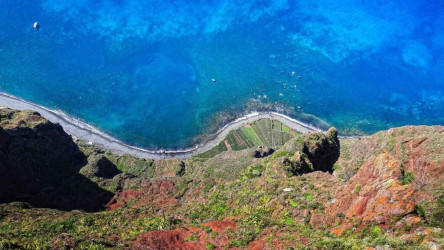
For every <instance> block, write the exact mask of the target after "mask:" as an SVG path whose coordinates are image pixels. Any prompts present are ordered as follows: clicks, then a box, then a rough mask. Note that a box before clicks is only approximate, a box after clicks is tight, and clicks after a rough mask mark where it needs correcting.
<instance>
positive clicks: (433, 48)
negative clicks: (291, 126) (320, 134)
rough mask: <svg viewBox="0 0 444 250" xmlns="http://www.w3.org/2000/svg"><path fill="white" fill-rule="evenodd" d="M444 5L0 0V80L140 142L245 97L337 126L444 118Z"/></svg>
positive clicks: (209, 116)
mask: <svg viewBox="0 0 444 250" xmlns="http://www.w3.org/2000/svg"><path fill="white" fill-rule="evenodd" d="M443 10H444V5H443V3H440V2H438V1H409V2H408V3H406V2H405V1H390V2H388V1H359V2H357V1H342V2H341V3H338V2H337V1H309V2H307V1H271V2H269V3H264V2H262V1H250V2H248V3H244V2H242V1H224V2H216V1H207V2H200V1H162V2H157V1H141V0H128V1H117V0H114V1H112V0H100V1H92V0H82V1H59V0H42V1H32V2H31V1H27V2H25V1H20V2H17V1H13V0H4V1H2V7H1V8H0V27H1V30H2V32H1V33H0V91H3V92H7V93H9V94H13V95H15V96H18V97H20V98H23V99H26V100H29V101H32V102H35V103H37V104H40V105H43V106H47V107H49V108H52V109H60V110H62V111H64V112H66V113H67V114H70V115H72V116H75V117H78V118H79V119H82V120H84V121H85V122H87V123H90V124H92V125H94V126H95V127H97V128H99V129H101V130H102V131H104V132H106V133H108V134H110V135H112V136H113V137H116V138H117V139H119V140H122V141H123V142H125V143H128V144H131V145H135V146H140V147H146V148H186V147H189V146H192V145H194V144H195V143H196V142H197V140H198V139H199V138H201V136H202V135H203V134H206V133H210V132H213V131H215V130H216V129H217V128H218V127H220V125H221V124H223V123H226V122H227V120H230V119H231V120H232V119H235V118H236V117H238V116H240V115H242V114H246V113H249V112H250V111H253V110H276V111H279V112H282V113H285V114H288V115H290V116H292V117H296V118H298V119H301V120H303V121H304V119H305V120H306V121H308V122H310V123H313V124H314V125H316V126H321V127H325V126H328V125H333V126H336V127H338V129H339V130H340V131H341V132H342V134H356V133H372V132H375V131H378V130H381V129H386V128H389V127H393V126H400V125H406V124H441V125H443V124H444V85H443V79H444V56H443V55H444V15H443V14H442V13H444V11H443ZM35 21H38V22H39V25H40V29H38V30H36V29H33V28H32V24H33V23H34V22H35ZM212 79H214V80H215V81H213V80H212ZM306 114H311V115H313V116H315V117H318V118H319V120H318V119H314V118H313V116H309V115H306ZM321 121H323V122H322V123H321Z"/></svg>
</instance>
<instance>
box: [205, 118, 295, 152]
mask: <svg viewBox="0 0 444 250" xmlns="http://www.w3.org/2000/svg"><path fill="white" fill-rule="evenodd" d="M296 133H297V132H295V131H293V130H291V129H290V128H289V127H287V126H285V125H284V124H282V123H281V122H279V121H275V120H270V119H261V120H258V121H255V122H252V123H250V124H246V125H245V126H243V127H241V128H240V129H237V130H233V131H231V132H230V133H229V134H228V136H227V138H226V139H225V141H224V142H221V143H220V144H219V145H218V146H217V147H215V148H213V149H211V150H209V151H207V152H205V153H202V154H199V155H197V156H196V158H212V157H214V156H215V155H217V154H219V153H220V152H223V151H227V150H229V148H230V149H231V150H235V151H237V150H242V149H246V148H253V147H258V146H265V147H273V148H277V147H280V146H282V145H284V143H285V142H287V141H288V140H290V138H292V137H293V136H294V135H295V134H296Z"/></svg>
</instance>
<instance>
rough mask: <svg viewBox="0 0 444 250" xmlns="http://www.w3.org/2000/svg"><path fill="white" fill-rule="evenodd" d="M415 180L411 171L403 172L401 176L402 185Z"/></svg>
mask: <svg viewBox="0 0 444 250" xmlns="http://www.w3.org/2000/svg"><path fill="white" fill-rule="evenodd" d="M413 180H415V175H414V174H413V173H412V172H405V173H404V175H403V176H402V181H401V182H402V185H407V184H410V183H412V182H413Z"/></svg>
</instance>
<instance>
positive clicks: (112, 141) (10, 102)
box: [0, 92, 321, 159]
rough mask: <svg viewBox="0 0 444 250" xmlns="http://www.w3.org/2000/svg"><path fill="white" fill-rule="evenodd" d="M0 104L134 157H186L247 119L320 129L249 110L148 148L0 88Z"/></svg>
mask: <svg viewBox="0 0 444 250" xmlns="http://www.w3.org/2000/svg"><path fill="white" fill-rule="evenodd" d="M0 106H6V107H9V108H13V109H19V110H23V109H29V110H33V111H37V112H39V113H40V114H41V115H42V116H43V117H45V118H46V119H47V120H49V121H51V122H53V123H58V124H60V125H61V126H62V127H63V129H64V130H65V131H66V132H67V133H68V134H70V135H71V136H73V137H76V138H78V139H81V140H84V141H86V142H89V143H92V144H94V145H97V146H99V147H101V148H104V149H107V150H110V151H112V152H114V153H118V154H131V155H134V156H136V157H141V158H151V159H164V158H189V157H191V156H193V155H196V154H199V153H203V152H206V151H208V150H210V149H211V148H213V147H215V146H217V145H218V144H219V143H220V142H221V141H222V140H223V139H224V138H225V137H226V136H227V135H228V133H229V132H230V131H232V130H235V129H238V128H240V127H242V126H243V125H245V124H247V123H251V122H254V121H257V120H260V119H273V120H277V121H279V122H281V123H283V124H285V125H286V126H288V127H289V128H291V129H293V130H296V131H299V132H302V133H305V132H309V131H320V130H321V129H319V128H316V127H314V126H312V125H310V124H306V123H303V122H301V121H298V120H296V119H293V118H291V117H289V116H286V115H283V114H280V113H277V112H272V111H269V112H268V111H267V112H252V113H250V114H247V115H244V116H242V117H239V118H237V119H235V120H233V121H231V122H229V123H227V124H225V125H223V126H222V127H221V128H219V129H218V130H217V131H216V132H215V133H212V134H209V135H207V136H205V137H204V140H202V141H201V142H200V143H197V144H196V145H195V146H194V147H189V148H185V149H178V150H162V149H159V150H150V149H145V148H140V147H136V146H132V145H129V144H126V143H124V142H122V141H120V140H118V139H116V138H114V137H112V136H111V135H108V134H106V133H104V132H102V131H100V130H99V129H97V128H95V127H93V126H91V125H89V124H87V123H85V122H83V121H81V120H79V119H77V118H75V117H72V116H70V115H68V114H66V113H64V112H63V111H60V110H52V109H49V108H46V107H43V106H40V105H38V104H35V103H32V102H29V101H26V100H23V99H20V98H18V97H15V96H13V95H9V94H7V93H3V92H0Z"/></svg>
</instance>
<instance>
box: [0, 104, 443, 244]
mask: <svg viewBox="0 0 444 250" xmlns="http://www.w3.org/2000/svg"><path fill="white" fill-rule="evenodd" d="M0 117H1V120H0V172H1V175H0V179H1V182H0V188H1V189H0V203H2V204H0V248H2V247H4V248H30V249H35V248H39V247H40V248H57V249H62V248H99V249H100V248H133V249H229V248H237V249H239V248H248V249H287V248H311V249H346V248H347V249H365V248H370V249H371V248H380V249H381V248H384V249H390V248H393V249H400V248H430V249H439V248H440V247H442V246H443V244H444V241H443V238H444V233H443V230H442V228H443V227H444V182H443V177H444V127H441V126H407V127H401V128H394V129H390V130H387V131H381V132H379V133H376V134H374V135H372V136H366V137H361V138H352V139H341V140H339V139H338V136H337V131H336V129H334V128H331V129H329V130H328V131H327V132H326V133H320V132H312V133H307V134H299V133H297V132H295V131H287V132H285V136H286V140H285V141H286V143H285V144H284V145H282V146H281V145H278V146H277V147H275V148H273V149H269V148H259V149H258V148H257V145H256V144H258V143H259V142H260V141H261V139H260V138H261V137H260V136H258V138H259V140H256V139H254V140H253V139H252V141H251V142H253V141H254V142H255V143H251V148H248V147H247V145H249V143H247V142H248V141H247V140H244V142H243V143H241V141H239V142H236V140H235V139H233V138H242V137H240V135H242V133H241V132H236V133H232V134H233V135H232V136H233V138H232V140H231V141H232V142H231V144H230V141H229V140H227V143H228V145H230V146H229V147H221V146H220V145H219V146H218V148H216V149H215V150H211V152H210V153H208V152H207V153H204V154H201V155H196V156H193V157H191V158H190V159H188V160H186V161H181V160H178V159H166V160H156V161H155V160H150V159H138V158H135V157H133V156H130V155H115V154H113V153H110V152H107V151H104V150H102V149H100V148H96V147H95V146H93V145H89V144H86V143H84V142H82V141H76V142H75V143H74V142H73V141H72V139H71V137H70V136H68V135H67V134H66V133H64V132H63V129H62V128H61V127H60V126H58V125H56V124H51V123H50V122H47V121H46V120H45V119H44V118H42V117H40V116H39V115H38V114H37V113H34V112H30V111H21V112H18V111H14V110H10V109H1V110H0ZM258 124H260V125H261V126H262V127H261V131H263V129H264V128H267V126H268V125H267V124H271V127H272V124H273V122H269V121H268V122H259V123H258ZM255 126H259V125H257V124H256V125H255ZM271 127H270V129H271ZM245 129H248V127H246V128H245ZM245 131H247V130H245ZM279 133H281V132H279ZM265 140H266V138H265V137H264V141H265ZM234 142H236V143H238V144H239V145H244V146H243V147H232V146H233V145H237V144H235V143H234ZM221 145H222V144H221ZM225 145H226V144H225ZM222 146H223V145H222ZM221 148H222V149H221ZM17 201H20V202H17Z"/></svg>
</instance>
